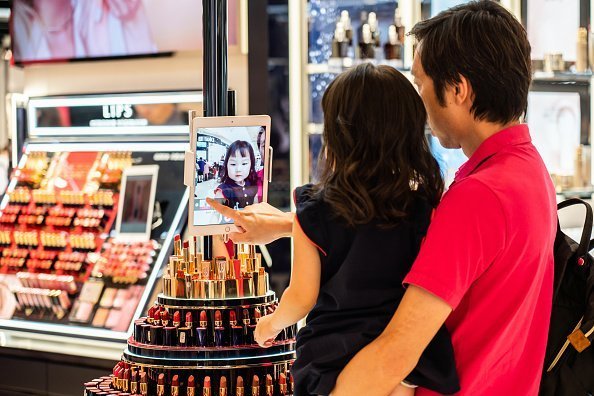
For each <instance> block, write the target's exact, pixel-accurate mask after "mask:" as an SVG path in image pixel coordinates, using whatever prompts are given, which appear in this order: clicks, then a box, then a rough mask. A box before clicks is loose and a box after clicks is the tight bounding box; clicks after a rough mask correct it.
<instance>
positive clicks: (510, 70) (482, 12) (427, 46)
mask: <svg viewBox="0 0 594 396" xmlns="http://www.w3.org/2000/svg"><path fill="white" fill-rule="evenodd" d="M410 34H411V35H413V36H414V37H415V38H416V39H417V40H418V41H419V42H420V45H419V49H418V52H419V55H420V57H421V64H422V65H423V69H424V71H425V74H427V76H429V77H430V78H431V79H432V80H433V84H434V87H435V93H436V96H437V99H438V101H439V103H440V104H441V105H442V106H445V100H444V99H445V98H444V94H445V87H446V86H447V85H449V84H455V83H458V82H460V76H464V77H465V78H466V79H467V80H468V81H469V82H470V85H471V86H472V89H473V92H474V98H473V105H472V108H471V112H472V114H473V115H474V117H475V118H476V119H478V120H486V121H490V122H496V123H502V124H505V123H509V122H512V121H515V120H518V119H520V117H522V116H523V115H524V114H525V112H526V108H527V106H528V91H529V89H530V81H531V78H532V73H531V63H530V43H529V42H528V37H527V35H526V30H525V29H524V27H523V26H522V25H521V23H520V22H519V21H518V20H517V19H516V18H515V17H514V16H513V15H512V14H511V13H510V12H509V11H507V10H506V9H505V8H503V7H502V6H501V5H499V4H498V3H496V2H495V1H491V0H480V1H471V2H469V3H466V4H463V5H460V6H456V7H453V8H450V9H448V10H446V11H443V12H441V13H440V14H438V15H437V16H435V17H433V18H431V19H428V20H425V21H422V22H419V23H417V24H416V25H415V26H414V27H413V29H412V30H411V32H410Z"/></svg>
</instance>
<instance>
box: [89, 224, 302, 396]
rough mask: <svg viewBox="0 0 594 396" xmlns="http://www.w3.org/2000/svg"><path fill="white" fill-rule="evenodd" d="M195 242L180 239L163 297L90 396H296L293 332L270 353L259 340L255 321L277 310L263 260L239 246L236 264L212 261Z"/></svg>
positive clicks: (136, 327)
mask: <svg viewBox="0 0 594 396" xmlns="http://www.w3.org/2000/svg"><path fill="white" fill-rule="evenodd" d="M195 242H196V240H194V243H188V242H185V243H184V244H183V245H182V243H181V239H180V238H179V236H176V238H175V251H174V255H173V256H171V258H170V262H169V266H168V268H167V271H166V274H165V276H164V278H163V293H161V294H159V295H158V297H157V301H156V302H155V304H154V306H152V307H151V308H150V309H149V311H148V312H147V315H146V316H145V317H143V318H141V319H139V320H137V321H136V322H135V323H134V332H133V335H132V336H131V337H130V339H129V340H128V346H127V348H126V350H125V351H124V353H123V356H122V360H121V361H120V362H119V363H118V364H117V365H116V366H115V367H114V369H113V374H112V375H110V376H107V377H102V378H98V379H95V380H93V381H91V382H89V383H86V384H85V395H94V394H97V393H100V392H102V391H109V392H113V393H110V394H122V395H124V394H125V395H157V396H165V395H166V396H169V395H172V396H186V395H187V396H193V395H203V396H227V395H229V396H232V395H233V396H278V395H290V394H292V389H293V386H292V385H293V381H292V377H291V375H290V366H291V363H292V362H293V360H294V359H295V352H294V349H295V333H296V328H295V326H292V327H290V328H287V329H284V330H283V331H282V332H281V333H280V334H279V336H278V337H277V338H276V340H275V341H274V342H273V343H272V346H271V347H269V348H260V347H259V346H258V345H257V344H256V343H255V341H254V330H255V328H256V324H257V322H258V320H259V319H260V317H261V316H263V315H268V314H270V313H272V312H274V310H275V308H276V306H277V300H276V297H275V294H274V292H272V291H270V290H269V286H268V274H266V273H265V272H264V270H263V267H261V266H260V261H261V259H260V256H259V254H256V253H255V248H254V247H253V246H250V245H238V246H237V248H236V252H237V254H236V256H237V257H238V258H237V259H230V260H227V259H226V258H224V257H215V258H214V260H212V259H211V257H209V253H208V252H204V251H203V252H198V251H197V249H196V248H194V247H195V246H197V245H198V244H196V243H195ZM182 246H183V247H182ZM171 273H176V275H177V276H175V277H171V276H170V274H171ZM235 274H237V276H236V275H235ZM194 296H197V297H194Z"/></svg>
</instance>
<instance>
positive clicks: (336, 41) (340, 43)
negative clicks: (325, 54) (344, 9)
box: [331, 22, 349, 58]
mask: <svg viewBox="0 0 594 396" xmlns="http://www.w3.org/2000/svg"><path fill="white" fill-rule="evenodd" d="M348 56H349V42H348V39H347V37H346V31H345V29H344V25H343V24H342V22H336V29H335V30H334V38H333V39H332V55H331V57H332V58H347V57H348Z"/></svg>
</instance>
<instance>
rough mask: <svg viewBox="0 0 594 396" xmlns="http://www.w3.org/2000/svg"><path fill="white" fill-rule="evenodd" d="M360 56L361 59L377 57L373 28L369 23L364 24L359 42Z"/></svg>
mask: <svg viewBox="0 0 594 396" xmlns="http://www.w3.org/2000/svg"><path fill="white" fill-rule="evenodd" d="M359 56H360V57H361V59H374V58H375V45H374V44H373V38H372V36H371V28H370V27H369V25H368V24H365V25H363V29H362V32H361V41H360V42H359Z"/></svg>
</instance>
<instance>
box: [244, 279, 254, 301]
mask: <svg viewBox="0 0 594 396" xmlns="http://www.w3.org/2000/svg"><path fill="white" fill-rule="evenodd" d="M241 282H242V286H243V297H254V279H252V278H251V277H246V278H242V279H241Z"/></svg>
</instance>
